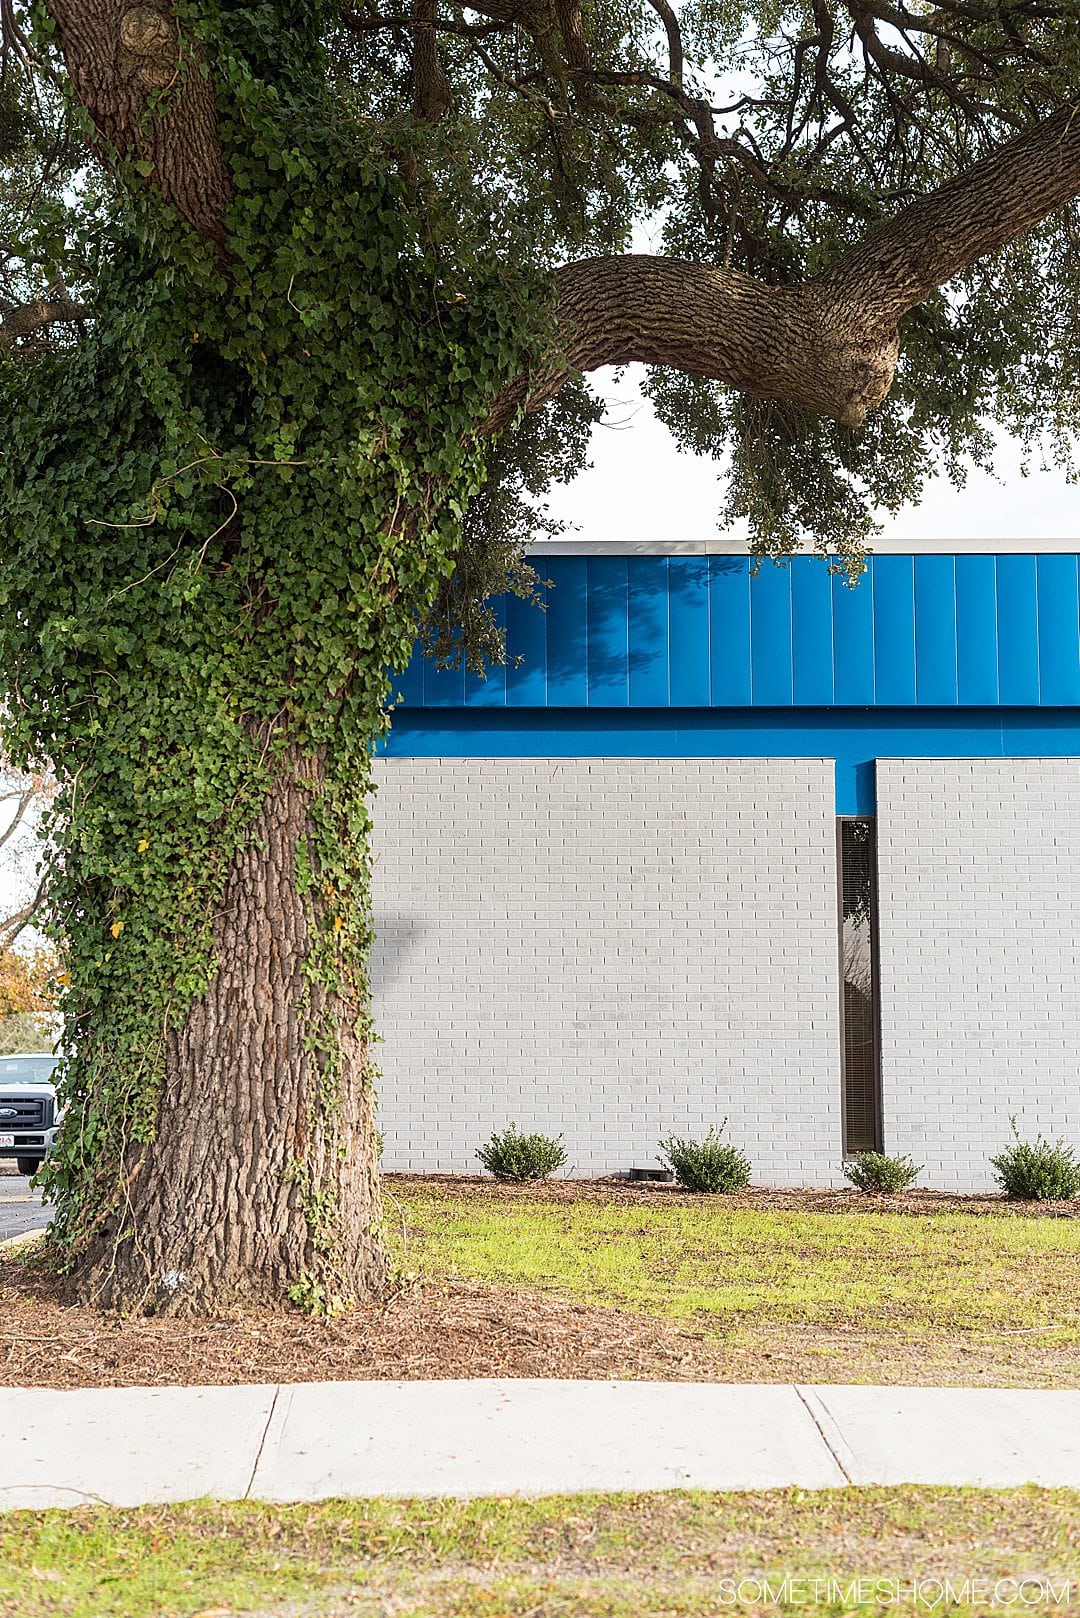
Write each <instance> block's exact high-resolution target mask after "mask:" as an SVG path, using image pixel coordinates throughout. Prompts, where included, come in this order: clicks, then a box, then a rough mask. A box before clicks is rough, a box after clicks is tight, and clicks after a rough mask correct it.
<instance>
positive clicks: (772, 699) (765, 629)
mask: <svg viewBox="0 0 1080 1618" xmlns="http://www.w3.org/2000/svg"><path fill="white" fill-rule="evenodd" d="M750 691H751V699H750V700H751V701H752V702H753V704H754V706H755V708H762V707H765V708H780V707H790V706H791V697H792V677H791V572H790V568H789V567H777V565H776V563H775V562H763V563H762V564H761V568H760V570H759V572H758V573H757V574H756V576H755V577H753V578H752V579H751V580H750Z"/></svg>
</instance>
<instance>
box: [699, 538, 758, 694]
mask: <svg viewBox="0 0 1080 1618" xmlns="http://www.w3.org/2000/svg"><path fill="white" fill-rule="evenodd" d="M708 561H709V662H710V680H711V691H712V704H713V707H714V708H729V707H731V708H741V707H745V706H746V704H747V703H749V701H750V558H749V557H748V556H710V557H709V558H708Z"/></svg>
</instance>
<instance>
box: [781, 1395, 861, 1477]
mask: <svg viewBox="0 0 1080 1618" xmlns="http://www.w3.org/2000/svg"><path fill="white" fill-rule="evenodd" d="M792 1386H793V1387H794V1389H795V1393H796V1396H797V1398H798V1400H799V1403H800V1404H801V1405H802V1407H803V1409H804V1410H805V1411H806V1414H807V1415H808V1416H809V1417H810V1420H811V1421H812V1422H813V1424H814V1426H815V1427H816V1428H817V1430H818V1433H819V1434H820V1435H821V1442H822V1443H823V1444H824V1445H825V1448H826V1449H827V1450H828V1452H829V1454H830V1455H831V1456H832V1458H833V1460H834V1461H835V1462H836V1464H837V1466H838V1467H839V1469H840V1475H841V1477H842V1478H843V1480H844V1482H845V1483H848V1484H851V1483H854V1479H853V1478H852V1476H851V1473H850V1472H849V1471H848V1469H847V1467H846V1466H845V1465H844V1463H843V1461H842V1460H841V1459H840V1456H839V1454H838V1452H837V1450H836V1447H835V1445H834V1444H833V1443H832V1441H831V1440H830V1438H829V1435H828V1433H827V1432H826V1431H825V1429H824V1427H823V1426H822V1425H821V1422H820V1421H819V1420H818V1418H817V1412H816V1411H815V1410H814V1408H813V1406H812V1405H811V1403H810V1401H809V1399H807V1397H806V1395H805V1394H804V1393H803V1390H802V1389H801V1388H800V1387H799V1385H798V1383H793V1384H792Z"/></svg>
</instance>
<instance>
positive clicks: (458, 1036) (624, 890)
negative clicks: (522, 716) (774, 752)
mask: <svg viewBox="0 0 1080 1618" xmlns="http://www.w3.org/2000/svg"><path fill="white" fill-rule="evenodd" d="M378 776H379V781H380V790H379V793H378V797H377V799H376V805H375V813H376V826H377V831H376V837H375V859H376V865H375V901H376V925H377V930H378V942H377V944H376V948H375V953H374V959H373V982H374V987H375V1004H376V1016H377V1022H378V1026H379V1028H380V1031H381V1033H382V1035H383V1037H384V1040H385V1043H384V1044H383V1045H382V1046H381V1047H380V1050H379V1063H380V1066H381V1069H382V1073H383V1079H382V1085H381V1101H380V1125H381V1127H382V1129H383V1132H384V1136H385V1142H386V1145H385V1154H384V1162H385V1164H386V1166H387V1167H388V1168H414V1169H429V1170H444V1171H449V1170H453V1171H468V1172H475V1171H476V1170H477V1168H478V1165H477V1162H476V1157H475V1152H476V1148H477V1147H478V1146H479V1145H481V1144H482V1143H483V1142H484V1141H486V1140H487V1138H488V1136H489V1135H490V1134H491V1132H492V1130H493V1129H501V1128H503V1127H504V1126H505V1125H506V1124H507V1123H509V1122H514V1123H516V1124H517V1125H518V1126H519V1128H521V1129H524V1130H530V1129H539V1130H543V1131H544V1132H545V1133H549V1134H558V1133H560V1132H561V1133H563V1134H564V1136H565V1140H566V1146H567V1150H568V1153H569V1166H572V1169H573V1172H575V1173H577V1174H599V1173H608V1172H611V1171H613V1170H620V1169H626V1168H629V1167H630V1166H631V1165H633V1164H653V1163H654V1162H655V1158H656V1143H657V1141H658V1139H659V1138H660V1136H661V1135H662V1134H666V1133H667V1132H668V1131H669V1130H673V1131H674V1132H675V1133H676V1134H691V1135H696V1136H701V1135H703V1134H704V1132H705V1130H706V1129H707V1128H708V1126H709V1125H710V1124H711V1123H718V1122H719V1121H720V1120H721V1119H722V1118H723V1117H724V1116H725V1115H727V1117H728V1120H729V1123H728V1137H729V1138H730V1139H732V1140H733V1141H735V1142H737V1143H738V1144H739V1145H741V1146H742V1147H743V1148H744V1149H745V1150H746V1151H747V1152H748V1154H749V1155H750V1157H751V1159H752V1160H753V1162H754V1165H755V1178H756V1179H757V1180H758V1182H759V1183H764V1184H776V1185H783V1184H823V1183H828V1182H830V1181H835V1180H836V1179H837V1178H838V1174H837V1169H838V1163H839V1159H840V1080H839V1047H838V1009H837V1008H838V985H837V970H838V969H837V938H836V878H835V830H834V818H833V814H834V811H833V769H832V764H831V762H829V761H827V760H821V759H794V760H793V759H750V760H744V759H735V760H733V759H446V758H430V759H389V760H385V759H384V760H383V761H382V762H381V763H380V765H379V767H378Z"/></svg>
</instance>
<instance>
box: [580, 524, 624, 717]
mask: <svg viewBox="0 0 1080 1618" xmlns="http://www.w3.org/2000/svg"><path fill="white" fill-rule="evenodd" d="M585 574H586V588H587V590H588V592H589V605H588V618H587V622H586V627H585V645H586V652H587V656H588V674H589V688H588V701H589V706H590V707H591V708H625V707H626V705H627V703H628V702H629V700H630V690H629V678H628V668H627V646H626V641H627V598H626V590H627V583H626V580H627V575H626V557H625V556H590V557H588V558H587V559H586V570H585Z"/></svg>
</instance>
